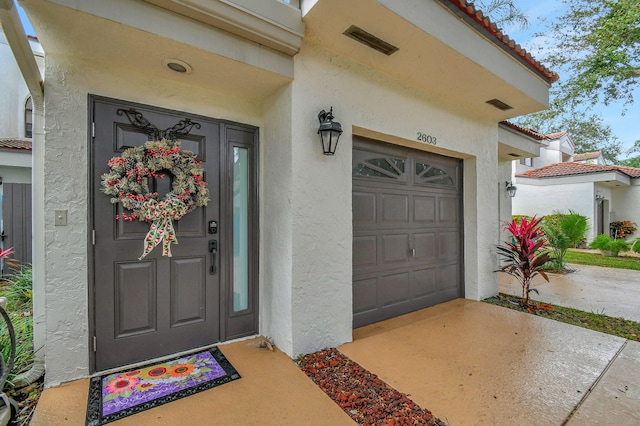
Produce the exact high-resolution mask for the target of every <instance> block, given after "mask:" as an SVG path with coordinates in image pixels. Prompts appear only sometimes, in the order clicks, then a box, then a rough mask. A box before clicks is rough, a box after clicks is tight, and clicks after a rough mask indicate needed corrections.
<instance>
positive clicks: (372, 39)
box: [343, 25, 398, 56]
mask: <svg viewBox="0 0 640 426" xmlns="http://www.w3.org/2000/svg"><path fill="white" fill-rule="evenodd" d="M343 34H344V35H346V36H347V37H350V38H352V39H354V40H355V41H359V42H360V43H362V44H364V45H365V46H369V47H370V48H372V49H374V50H377V51H378V52H380V53H384V54H385V55H387V56H389V55H391V54H393V53H395V52H397V51H398V48H397V47H396V46H394V45H393V44H391V43H387V42H386V41H384V40H382V39H380V38H378V37H376V36H374V35H373V34H371V33H369V32H366V31H365V30H363V29H362V28H360V27H358V26H355V25H352V26H350V27H349V28H347V30H346V31H345V32H344V33H343Z"/></svg>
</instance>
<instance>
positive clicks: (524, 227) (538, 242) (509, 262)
mask: <svg viewBox="0 0 640 426" xmlns="http://www.w3.org/2000/svg"><path fill="white" fill-rule="evenodd" d="M541 220H542V218H540V219H536V217H535V216H534V217H533V218H531V220H530V221H529V220H527V219H526V218H523V219H522V221H521V222H520V223H517V222H516V221H515V220H512V221H511V223H508V224H505V228H506V230H507V231H509V232H510V233H511V235H512V239H511V242H507V241H505V242H504V245H500V246H498V254H499V255H500V256H501V258H502V261H503V262H504V263H505V264H504V265H503V266H501V267H500V269H498V272H504V273H506V274H509V275H511V276H512V277H515V278H516V279H517V280H518V281H519V282H520V285H521V286H522V298H521V304H522V306H525V307H527V308H528V307H529V293H530V292H531V291H536V293H537V290H535V289H532V288H531V287H530V286H531V281H532V280H533V278H534V277H535V276H536V275H540V276H541V277H542V278H544V279H545V280H546V281H547V282H549V277H548V276H547V274H546V273H545V271H544V268H545V264H546V263H547V262H549V261H551V260H553V258H552V257H551V256H550V253H549V250H547V249H545V244H546V243H547V239H546V237H545V234H544V232H543V230H542V227H540V221H541Z"/></svg>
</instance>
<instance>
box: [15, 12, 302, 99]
mask: <svg viewBox="0 0 640 426" xmlns="http://www.w3.org/2000/svg"><path fill="white" fill-rule="evenodd" d="M110 2H111V0H110ZM59 3H64V2H62V1H60V2H55V1H43V0H27V1H25V2H24V7H25V9H26V10H27V13H28V15H29V19H30V20H31V21H32V23H33V24H34V27H35V29H36V32H38V29H39V28H43V29H46V30H44V31H41V33H42V35H41V36H40V37H39V38H40V42H41V43H42V46H43V48H44V50H45V52H46V54H47V55H52V54H56V55H68V56H73V57H74V58H79V59H84V60H86V61H89V62H92V63H98V64H101V66H104V67H105V68H107V67H108V68H112V67H114V68H118V69H121V70H129V71H131V72H139V73H144V74H145V75H146V76H149V77H160V78H166V79H170V80H175V81H178V82H180V83H182V84H185V91H188V90H194V89H197V88H198V87H202V88H215V91H218V92H221V93H224V94H230V95H233V96H236V97H240V98H244V99H249V100H256V101H261V100H263V99H265V98H266V97H268V96H269V95H271V94H273V93H274V92H275V91H277V90H278V89H279V88H281V87H283V86H284V85H286V84H288V83H289V82H290V81H291V79H292V78H293V61H292V59H291V58H290V57H289V56H287V55H284V54H282V53H279V52H275V51H273V50H272V49H269V48H266V47H264V46H260V45H258V44H257V43H253V42H246V41H245V40H243V39H241V38H239V37H237V36H234V35H231V34H229V33H225V32H222V31H220V30H216V29H214V28H212V27H209V26H207V25H206V24H203V23H199V22H196V21H193V20H190V19H188V18H180V19H179V20H176V19H171V18H172V17H171V12H167V11H163V10H161V9H160V8H157V7H155V6H148V5H146V4H145V3H142V4H140V3H138V4H136V3H134V2H126V1H119V2H117V3H119V5H118V4H115V3H116V2H114V4H112V7H111V8H109V7H107V6H108V5H107V4H105V5H104V7H103V4H102V3H101V4H99V5H98V6H95V5H94V7H90V6H91V5H89V4H88V3H87V4H82V3H80V4H78V5H77V7H78V8H81V7H88V8H89V10H88V11H84V12H83V11H79V10H77V9H71V8H69V7H66V6H64V5H62V4H59ZM105 3H106V2H105ZM118 6H119V7H120V8H118ZM102 15H105V16H109V18H110V19H106V18H104V17H99V16H102ZM121 22H127V23H129V24H131V25H126V24H123V23H121ZM178 40H185V41H184V42H181V41H178ZM189 41H191V42H189ZM246 43H248V45H247V44H246ZM247 46H248V47H247ZM246 48H248V49H250V51H251V54H249V53H247V50H246ZM243 49H245V50H243ZM215 52H220V53H218V54H216V53H215ZM166 58H176V59H179V60H182V61H184V62H186V63H187V64H189V65H190V66H191V67H192V68H193V72H192V73H191V74H188V75H187V74H179V73H176V72H173V71H170V70H168V69H167V68H166V67H164V66H163V65H162V60H163V59H166ZM242 60H245V61H246V62H243V61H242ZM120 72H121V73H122V71H120ZM122 74H123V77H124V78H126V74H125V73H122Z"/></svg>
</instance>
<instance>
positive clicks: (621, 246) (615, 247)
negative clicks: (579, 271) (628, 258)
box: [589, 234, 629, 256]
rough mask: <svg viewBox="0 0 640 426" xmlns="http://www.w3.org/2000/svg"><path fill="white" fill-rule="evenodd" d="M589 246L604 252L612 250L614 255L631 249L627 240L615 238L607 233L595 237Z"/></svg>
mask: <svg viewBox="0 0 640 426" xmlns="http://www.w3.org/2000/svg"><path fill="white" fill-rule="evenodd" d="M589 247H591V248H592V249H598V250H601V251H603V252H610V253H611V255H612V256H618V254H619V253H620V252H621V251H627V250H629V244H627V242H626V241H625V240H614V239H613V238H611V237H610V236H609V235H607V234H600V235H598V236H597V237H595V238H594V239H593V241H591V244H589Z"/></svg>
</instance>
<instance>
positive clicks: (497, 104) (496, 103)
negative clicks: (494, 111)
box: [486, 99, 513, 111]
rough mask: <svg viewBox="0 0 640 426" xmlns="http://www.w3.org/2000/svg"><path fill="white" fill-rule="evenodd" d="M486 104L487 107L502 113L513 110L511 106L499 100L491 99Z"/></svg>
mask: <svg viewBox="0 0 640 426" xmlns="http://www.w3.org/2000/svg"><path fill="white" fill-rule="evenodd" d="M486 103H488V104H489V105H492V106H494V107H496V108H498V109H499V110H502V111H506V110H508V109H513V107H512V106H511V105H507V104H505V103H504V102H502V101H501V100H500V99H491V100H490V101H487V102H486Z"/></svg>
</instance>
